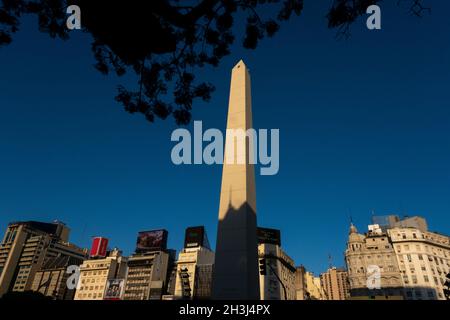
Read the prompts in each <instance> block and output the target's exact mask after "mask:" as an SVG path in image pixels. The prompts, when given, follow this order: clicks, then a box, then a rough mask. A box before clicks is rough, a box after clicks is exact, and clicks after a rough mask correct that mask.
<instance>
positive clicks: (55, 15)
mask: <svg viewBox="0 0 450 320" xmlns="http://www.w3.org/2000/svg"><path fill="white" fill-rule="evenodd" d="M399 1H401V0H399ZM404 1H410V2H411V10H415V11H414V12H415V13H416V14H418V15H420V14H421V13H422V11H423V10H426V9H427V8H424V7H423V6H421V3H420V0H404ZM379 2H381V0H335V1H332V3H331V8H330V10H329V12H328V15H327V19H328V26H329V27H330V28H337V29H338V30H339V32H338V34H344V35H348V32H349V26H350V24H352V23H353V22H354V21H355V20H356V19H357V18H358V17H359V16H361V15H363V14H365V10H366V8H367V7H368V6H369V5H371V4H377V3H379ZM1 3H2V5H1V7H0V47H1V46H2V45H7V44H9V43H11V41H12V35H13V34H14V33H15V32H17V31H18V30H19V25H20V19H21V18H22V16H23V15H25V14H34V15H37V17H38V24H39V30H40V31H42V32H45V33H48V34H49V35H50V36H51V37H53V38H55V37H58V38H61V39H68V38H69V30H68V29H67V28H66V19H67V16H68V15H67V13H66V8H67V7H68V6H69V5H73V4H75V5H78V6H80V8H81V24H82V28H83V30H84V31H85V32H88V33H90V34H91V35H92V36H93V42H92V51H93V54H94V57H95V59H96V65H95V67H96V68H97V69H98V70H99V71H100V72H102V73H103V74H108V73H109V72H111V71H112V72H115V73H116V74H117V75H119V76H120V75H123V74H125V73H126V72H134V73H135V74H136V75H137V76H138V78H139V80H138V85H137V86H136V88H135V90H129V89H127V88H125V87H123V86H119V87H118V94H117V96H116V98H115V99H116V100H117V101H118V102H120V103H122V104H123V106H124V107H125V109H126V110H127V111H128V112H130V113H136V112H137V113H142V114H143V115H145V117H146V118H147V119H148V120H149V121H150V122H153V121H154V120H155V118H156V117H157V118H161V119H166V118H167V117H168V116H169V115H173V117H174V118H175V120H176V122H177V124H187V123H189V121H190V119H191V109H192V105H193V102H194V100H196V99H202V100H205V101H208V100H209V99H210V97H211V93H212V92H213V90H214V86H213V85H212V84H211V83H208V82H199V81H197V79H196V77H195V75H194V74H195V70H197V69H198V68H202V67H204V66H206V65H211V66H218V65H219V63H220V61H221V59H222V58H223V57H225V56H226V55H228V54H229V53H230V46H231V45H232V44H233V43H234V41H235V35H234V33H235V32H234V30H233V26H234V24H235V21H237V19H244V21H245V31H244V33H243V37H242V39H241V41H242V44H243V46H244V47H245V48H247V49H255V48H256V47H257V45H258V42H259V41H260V40H261V39H263V38H264V37H272V36H273V35H275V34H276V32H277V31H278V30H279V28H280V24H282V23H283V22H285V21H287V20H289V19H292V18H295V17H298V16H300V14H301V13H302V11H303V0H123V1H109V0H41V1H40V0H1ZM267 7H270V9H269V10H265V11H264V14H263V8H267ZM268 12H270V13H271V14H270V15H271V16H269V17H266V16H267V13H268ZM263 15H264V17H263Z"/></svg>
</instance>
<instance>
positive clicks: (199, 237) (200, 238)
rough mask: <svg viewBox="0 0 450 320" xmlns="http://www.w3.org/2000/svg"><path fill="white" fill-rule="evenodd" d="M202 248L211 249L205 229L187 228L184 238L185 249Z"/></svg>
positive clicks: (200, 227)
mask: <svg viewBox="0 0 450 320" xmlns="http://www.w3.org/2000/svg"><path fill="white" fill-rule="evenodd" d="M200 246H202V247H205V248H208V249H209V242H208V237H207V236H206V231H205V227H203V226H198V227H189V228H187V229H186V233H185V236H184V247H185V248H195V247H200Z"/></svg>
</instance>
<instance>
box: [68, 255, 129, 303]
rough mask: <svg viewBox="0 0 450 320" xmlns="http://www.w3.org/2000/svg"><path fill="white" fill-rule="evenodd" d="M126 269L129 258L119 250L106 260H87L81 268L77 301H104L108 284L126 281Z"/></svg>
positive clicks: (76, 294)
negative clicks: (114, 281) (117, 280)
mask: <svg viewBox="0 0 450 320" xmlns="http://www.w3.org/2000/svg"><path fill="white" fill-rule="evenodd" d="M126 269H127V258H126V257H123V256H122V252H121V251H120V250H118V249H113V250H112V251H110V252H109V254H108V256H107V257H105V258H95V259H89V260H85V261H84V262H83V264H82V265H81V266H80V278H79V280H78V285H77V290H76V293H75V300H103V299H104V295H105V289H106V285H107V282H108V281H109V280H113V279H124V278H125V276H126Z"/></svg>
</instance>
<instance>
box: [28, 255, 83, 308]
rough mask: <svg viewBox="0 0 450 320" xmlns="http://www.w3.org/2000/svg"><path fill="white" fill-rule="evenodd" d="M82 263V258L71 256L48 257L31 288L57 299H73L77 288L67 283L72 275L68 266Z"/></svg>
mask: <svg viewBox="0 0 450 320" xmlns="http://www.w3.org/2000/svg"><path fill="white" fill-rule="evenodd" d="M82 263H83V260H82V259H80V258H74V257H69V256H59V257H56V258H50V259H48V260H47V262H45V263H44V265H43V266H42V267H41V268H40V269H39V271H37V272H36V275H35V276H34V279H33V284H32V285H31V290H32V291H35V292H39V293H42V294H43V295H45V296H48V297H52V298H53V299H56V300H73V298H74V297H75V289H71V288H70V287H69V286H68V285H67V281H68V280H69V277H70V275H71V274H70V273H68V272H67V268H68V267H69V266H73V265H75V266H79V265H81V264H82Z"/></svg>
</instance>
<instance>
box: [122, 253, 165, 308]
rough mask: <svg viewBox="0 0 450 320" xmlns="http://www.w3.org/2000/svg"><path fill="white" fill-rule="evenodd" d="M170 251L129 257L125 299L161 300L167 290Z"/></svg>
mask: <svg viewBox="0 0 450 320" xmlns="http://www.w3.org/2000/svg"><path fill="white" fill-rule="evenodd" d="M169 263H170V262H169V253H167V252H165V251H162V250H159V251H152V252H147V253H138V254H134V255H132V256H131V257H130V258H129V259H128V273H127V277H126V279H127V280H126V283H125V293H124V296H123V298H124V300H160V299H161V298H162V296H163V295H164V294H165V291H166V282H167V278H168V277H167V276H168V274H167V273H168V272H167V271H168V270H169Z"/></svg>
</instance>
